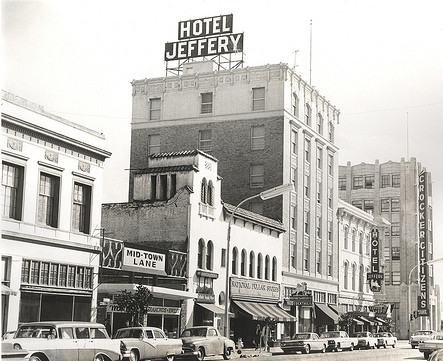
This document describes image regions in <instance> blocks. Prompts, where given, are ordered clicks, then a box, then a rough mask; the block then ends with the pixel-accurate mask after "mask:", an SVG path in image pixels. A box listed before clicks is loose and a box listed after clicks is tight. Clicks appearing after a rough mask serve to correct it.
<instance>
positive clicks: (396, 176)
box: [392, 174, 400, 188]
mask: <svg viewBox="0 0 443 361" xmlns="http://www.w3.org/2000/svg"><path fill="white" fill-rule="evenodd" d="M392 186H393V187H395V188H399V187H400V174H393V175H392Z"/></svg>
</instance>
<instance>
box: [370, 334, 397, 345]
mask: <svg viewBox="0 0 443 361" xmlns="http://www.w3.org/2000/svg"><path fill="white" fill-rule="evenodd" d="M374 337H375V338H376V339H377V343H376V345H375V346H376V347H377V348H380V347H384V348H386V347H388V346H392V347H393V348H394V347H395V345H396V343H397V337H395V336H393V335H392V333H390V332H379V333H375V334H374Z"/></svg>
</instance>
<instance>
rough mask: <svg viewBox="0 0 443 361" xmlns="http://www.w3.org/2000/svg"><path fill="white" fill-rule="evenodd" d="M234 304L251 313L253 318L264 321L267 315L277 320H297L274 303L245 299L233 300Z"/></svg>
mask: <svg viewBox="0 0 443 361" xmlns="http://www.w3.org/2000/svg"><path fill="white" fill-rule="evenodd" d="M234 304H236V305H237V306H238V307H240V308H241V309H242V310H243V311H244V312H246V313H248V314H249V315H251V316H252V319H253V320H257V321H264V320H265V319H266V318H268V317H269V318H271V319H272V320H273V321H277V322H297V318H295V317H294V316H292V315H290V314H289V313H287V312H286V311H285V310H284V309H282V308H280V307H278V306H277V305H275V304H271V303H260V302H246V301H234Z"/></svg>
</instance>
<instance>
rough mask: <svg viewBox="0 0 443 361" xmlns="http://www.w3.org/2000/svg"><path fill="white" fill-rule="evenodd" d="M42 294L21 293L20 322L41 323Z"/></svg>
mask: <svg viewBox="0 0 443 361" xmlns="http://www.w3.org/2000/svg"><path fill="white" fill-rule="evenodd" d="M39 309H40V294H38V293H28V292H22V293H21V300H20V316H19V322H33V321H39Z"/></svg>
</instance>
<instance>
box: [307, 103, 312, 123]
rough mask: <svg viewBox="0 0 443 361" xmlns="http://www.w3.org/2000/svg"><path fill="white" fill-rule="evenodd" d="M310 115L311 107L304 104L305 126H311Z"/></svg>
mask: <svg viewBox="0 0 443 361" xmlns="http://www.w3.org/2000/svg"><path fill="white" fill-rule="evenodd" d="M311 115H312V111H311V106H310V105H309V104H308V103H306V104H305V123H306V125H309V126H311Z"/></svg>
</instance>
